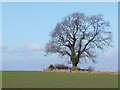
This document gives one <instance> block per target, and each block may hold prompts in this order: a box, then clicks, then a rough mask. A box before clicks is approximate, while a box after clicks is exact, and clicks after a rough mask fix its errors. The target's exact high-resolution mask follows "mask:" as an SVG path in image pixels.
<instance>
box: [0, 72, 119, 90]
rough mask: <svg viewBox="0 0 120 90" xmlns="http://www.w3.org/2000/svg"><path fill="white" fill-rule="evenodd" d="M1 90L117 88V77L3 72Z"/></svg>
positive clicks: (111, 75)
mask: <svg viewBox="0 0 120 90" xmlns="http://www.w3.org/2000/svg"><path fill="white" fill-rule="evenodd" d="M2 75H3V76H2V87H3V88H117V87H118V75H114V74H92V73H65V72H40V71H3V74H2Z"/></svg>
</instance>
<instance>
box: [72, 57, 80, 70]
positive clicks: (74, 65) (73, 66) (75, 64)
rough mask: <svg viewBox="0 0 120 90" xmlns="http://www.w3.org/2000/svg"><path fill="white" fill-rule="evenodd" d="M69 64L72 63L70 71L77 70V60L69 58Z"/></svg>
mask: <svg viewBox="0 0 120 90" xmlns="http://www.w3.org/2000/svg"><path fill="white" fill-rule="evenodd" d="M71 62H72V70H78V68H77V65H78V62H79V60H78V59H77V58H74V56H73V57H71Z"/></svg>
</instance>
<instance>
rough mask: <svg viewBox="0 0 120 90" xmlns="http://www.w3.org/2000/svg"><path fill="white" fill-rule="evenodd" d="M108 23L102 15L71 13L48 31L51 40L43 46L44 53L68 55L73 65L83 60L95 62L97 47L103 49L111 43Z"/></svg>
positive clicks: (75, 65)
mask: <svg viewBox="0 0 120 90" xmlns="http://www.w3.org/2000/svg"><path fill="white" fill-rule="evenodd" d="M109 27H110V24H109V22H108V21H105V20H104V18H103V16H102V15H92V16H86V15H85V14H84V13H73V14H71V15H68V16H67V17H65V18H64V19H63V20H62V22H60V23H57V25H56V27H55V29H54V30H53V31H52V32H51V33H50V35H51V40H50V41H49V42H48V43H47V45H46V47H45V51H46V53H47V54H48V53H50V54H54V53H58V54H59V55H61V56H66V55H67V56H69V57H70V61H71V62H72V66H73V67H77V64H78V63H79V62H80V61H83V60H92V61H93V62H95V57H96V51H97V49H100V50H104V49H105V48H108V47H110V46H112V45H111V42H112V33H111V32H110V31H109Z"/></svg>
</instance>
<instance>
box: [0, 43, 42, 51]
mask: <svg viewBox="0 0 120 90" xmlns="http://www.w3.org/2000/svg"><path fill="white" fill-rule="evenodd" d="M43 50H44V46H43V45H40V44H37V43H31V44H28V45H24V46H22V47H18V48H11V47H8V46H2V45H0V51H2V52H5V53H24V52H25V53H27V52H39V51H43Z"/></svg>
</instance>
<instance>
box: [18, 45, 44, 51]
mask: <svg viewBox="0 0 120 90" xmlns="http://www.w3.org/2000/svg"><path fill="white" fill-rule="evenodd" d="M43 49H44V46H42V45H40V44H37V43H31V44H28V45H25V46H23V47H21V48H20V51H22V52H36V51H42V50H43Z"/></svg>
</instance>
